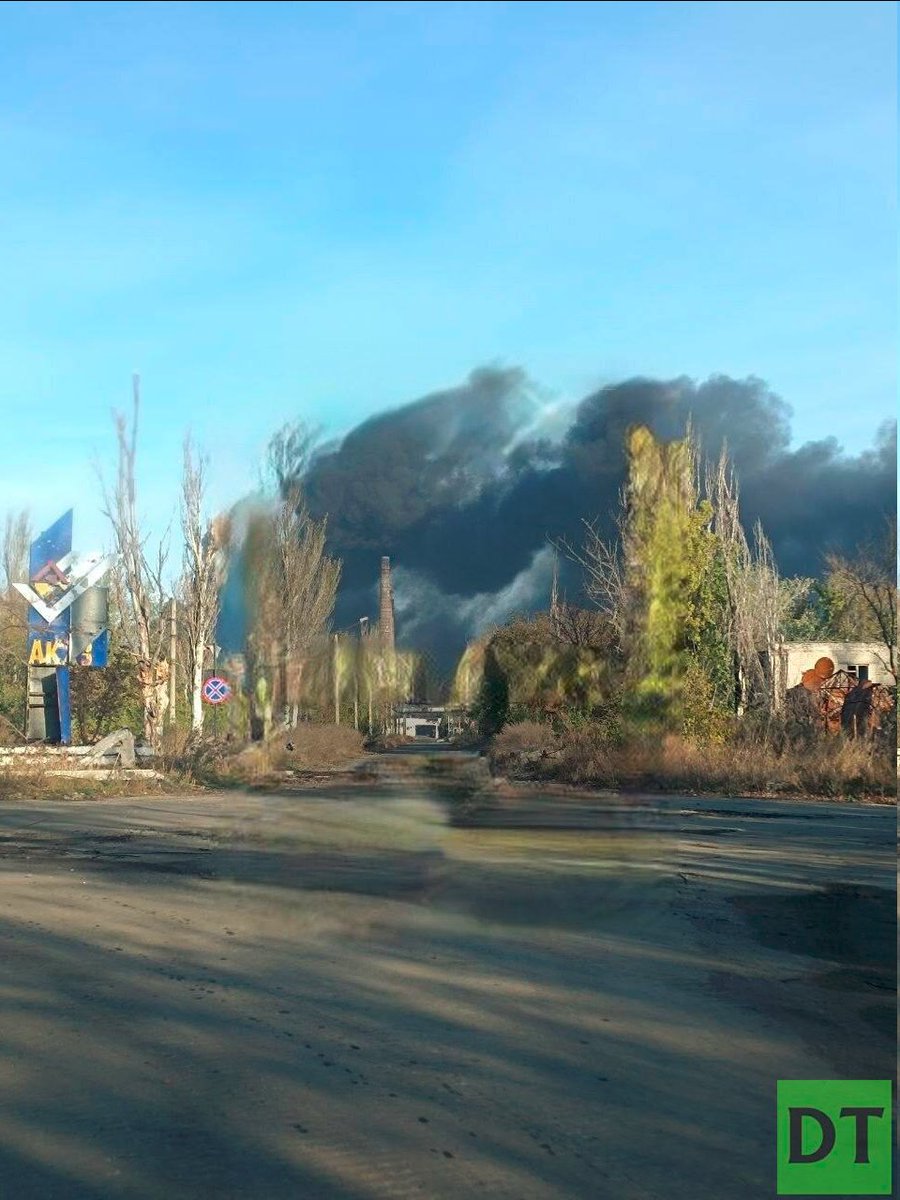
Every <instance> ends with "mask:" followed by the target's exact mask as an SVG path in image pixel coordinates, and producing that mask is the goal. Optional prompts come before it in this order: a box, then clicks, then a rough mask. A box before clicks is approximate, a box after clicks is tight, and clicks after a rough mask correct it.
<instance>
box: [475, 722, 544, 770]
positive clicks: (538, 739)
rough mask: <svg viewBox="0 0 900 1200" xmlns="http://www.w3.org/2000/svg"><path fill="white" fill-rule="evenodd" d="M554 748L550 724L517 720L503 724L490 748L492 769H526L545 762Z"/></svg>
mask: <svg viewBox="0 0 900 1200" xmlns="http://www.w3.org/2000/svg"><path fill="white" fill-rule="evenodd" d="M555 747H556V735H555V734H554V732H553V729H552V727H551V726H550V725H544V724H542V723H541V722H539V721H516V722H514V723H513V724H512V725H506V726H504V728H503V729H502V730H501V731H500V733H498V734H497V735H496V737H495V738H494V739H493V741H492V742H491V745H490V750H489V758H490V762H491V766H492V767H493V768H494V769H495V770H498V771H503V772H510V771H518V770H523V769H524V770H528V769H529V768H532V767H534V766H535V765H536V764H537V763H539V762H540V761H541V760H542V759H545V758H546V757H547V756H548V755H549V754H550V753H551V752H552V751H553V750H554V749H555Z"/></svg>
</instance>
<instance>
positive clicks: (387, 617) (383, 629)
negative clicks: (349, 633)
mask: <svg viewBox="0 0 900 1200" xmlns="http://www.w3.org/2000/svg"><path fill="white" fill-rule="evenodd" d="M378 638H379V641H380V643H381V649H382V651H384V652H389V653H391V654H393V652H394V589H393V587H392V586H391V560H390V559H389V558H388V557H387V555H385V556H384V557H383V558H382V560H381V586H380V590H379V604H378Z"/></svg>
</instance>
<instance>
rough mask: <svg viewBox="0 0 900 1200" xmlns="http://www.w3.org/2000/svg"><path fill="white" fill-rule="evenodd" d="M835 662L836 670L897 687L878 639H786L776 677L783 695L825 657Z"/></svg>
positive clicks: (779, 656) (778, 662)
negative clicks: (817, 640) (800, 640)
mask: <svg viewBox="0 0 900 1200" xmlns="http://www.w3.org/2000/svg"><path fill="white" fill-rule="evenodd" d="M822 658H828V659H831V661H832V662H833V663H834V669H835V671H846V672H847V674H848V675H850V676H851V677H852V678H854V679H857V680H859V682H860V683H863V682H864V681H865V680H867V679H869V680H871V681H872V683H883V684H886V685H888V686H891V687H893V685H894V677H893V675H892V674H891V672H890V669H889V664H888V657H887V651H886V648H885V647H884V646H882V645H880V644H879V643H878V642H784V643H783V644H782V645H781V647H780V649H779V652H778V661H777V663H776V673H775V679H776V683H777V686H778V692H779V694H780V695H782V696H783V695H784V693H785V692H786V691H788V689H789V688H792V687H796V686H797V684H798V683H800V682H801V680H802V677H803V672H804V671H808V670H810V669H811V668H812V667H814V666H815V665H816V663H817V662H818V661H819V660H820V659H822Z"/></svg>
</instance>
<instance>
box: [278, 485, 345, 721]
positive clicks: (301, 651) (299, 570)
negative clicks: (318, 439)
mask: <svg viewBox="0 0 900 1200" xmlns="http://www.w3.org/2000/svg"><path fill="white" fill-rule="evenodd" d="M326 530H327V524H326V521H324V520H322V521H314V520H313V519H312V517H311V516H310V515H309V511H308V509H307V508H306V505H305V503H304V502H303V499H302V497H301V496H300V493H299V491H298V490H297V489H296V488H294V489H292V490H291V491H290V492H289V493H288V495H287V497H286V499H285V501H284V503H283V504H281V505H279V507H278V509H277V510H276V513H275V520H274V531H275V548H276V551H277V555H278V558H277V571H278V579H279V583H280V590H281V601H282V606H283V607H282V612H283V617H282V632H281V673H282V698H283V701H284V706H285V721H286V723H291V722H292V721H296V719H297V703H298V696H297V694H296V683H297V682H299V678H298V676H299V671H300V669H302V662H303V658H304V656H305V654H306V653H307V652H308V650H309V648H310V646H311V645H312V643H313V641H314V640H315V639H316V638H317V637H319V636H320V635H321V634H322V633H324V632H326V631H327V629H328V625H329V622H330V620H331V614H332V613H333V612H334V603H335V598H336V596H337V588H338V583H339V582H340V578H341V564H340V561H339V560H337V559H334V558H330V557H329V556H328V555H327V554H326V553H325V539H326ZM290 665H292V666H293V667H294V670H293V672H291V673H290V678H292V679H293V680H294V681H296V682H295V683H294V686H293V687H292V686H290V683H289V666H290Z"/></svg>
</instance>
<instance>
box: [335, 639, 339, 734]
mask: <svg viewBox="0 0 900 1200" xmlns="http://www.w3.org/2000/svg"><path fill="white" fill-rule="evenodd" d="M339 666H340V663H339V659H338V635H337V634H335V635H334V723H335V725H340V723H341V677H340V672H339Z"/></svg>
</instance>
